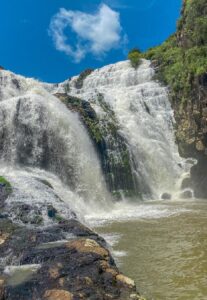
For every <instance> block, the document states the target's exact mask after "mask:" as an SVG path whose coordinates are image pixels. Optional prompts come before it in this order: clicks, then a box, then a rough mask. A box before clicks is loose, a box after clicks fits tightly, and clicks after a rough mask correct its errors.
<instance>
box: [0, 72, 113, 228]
mask: <svg viewBox="0 0 207 300" xmlns="http://www.w3.org/2000/svg"><path fill="white" fill-rule="evenodd" d="M0 82H1V84H0V95H1V101H0V169H1V175H4V176H5V177H6V178H8V179H9V181H10V182H11V184H12V186H13V189H14V193H12V195H11V196H10V197H9V199H8V200H7V205H8V211H9V212H10V214H11V216H12V218H16V219H17V215H18V213H17V210H18V205H20V204H21V203H25V202H26V203H27V204H29V203H30V204H31V205H32V206H33V209H32V210H31V215H32V214H34V212H35V210H38V209H39V210H41V213H42V215H43V217H44V220H45V222H46V223H47V221H48V220H49V219H48V218H47V213H46V211H47V206H48V205H49V204H52V205H53V207H55V208H57V209H58V211H60V212H61V213H62V215H63V216H65V217H69V216H70V215H71V210H74V211H77V212H80V213H81V212H83V211H84V213H87V209H89V207H90V209H92V207H93V206H94V205H95V206H96V209H98V207H104V205H107V199H108V200H109V198H110V197H109V195H108V192H107V189H106V187H105V183H104V179H103V176H102V172H101V168H100V164H99V161H98V157H97V155H96V152H95V150H94V148H93V145H92V143H91V141H90V138H89V136H88V134H87V132H86V130H85V128H84V127H83V125H82V124H81V122H80V120H79V118H78V116H77V114H76V113H72V112H70V111H69V110H68V109H67V108H66V107H65V106H64V104H62V103H61V102H60V101H59V100H58V99H57V98H55V97H54V96H52V95H51V94H49V93H48V92H47V91H46V90H45V89H44V88H43V87H42V85H41V84H40V83H38V82H36V81H35V80H32V79H25V78H23V77H21V76H16V75H14V74H12V73H10V72H7V71H1V80H0ZM16 95H17V96H16ZM43 170H45V171H43ZM60 180H61V181H60ZM44 181H46V182H49V184H51V185H52V187H53V189H54V191H53V190H52V189H51V188H49V187H48V185H47V184H46V185H45V184H43V182H44ZM100 195H101V196H100ZM60 198H61V199H62V200H65V202H66V205H65V206H64V205H63V203H62V202H61V200H60ZM67 204H68V205H67ZM64 207H65V209H64Z"/></svg>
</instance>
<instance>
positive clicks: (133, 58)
mask: <svg viewBox="0 0 207 300" xmlns="http://www.w3.org/2000/svg"><path fill="white" fill-rule="evenodd" d="M140 58H141V51H140V50H139V49H138V48H134V49H132V50H131V51H129V53H128V59H129V60H130V62H131V65H132V67H134V68H135V69H136V68H137V67H138V66H139V64H140Z"/></svg>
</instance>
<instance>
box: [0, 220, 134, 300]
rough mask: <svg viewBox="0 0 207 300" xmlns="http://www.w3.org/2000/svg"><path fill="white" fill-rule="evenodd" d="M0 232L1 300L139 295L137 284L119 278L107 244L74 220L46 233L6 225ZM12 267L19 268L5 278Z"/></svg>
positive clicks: (10, 224) (127, 297) (121, 277)
mask: <svg viewBox="0 0 207 300" xmlns="http://www.w3.org/2000/svg"><path fill="white" fill-rule="evenodd" d="M0 227H1V228H2V229H3V230H4V233H3V234H1V236H0V241H2V243H0V251H1V254H2V258H3V260H2V262H1V267H0V270H1V275H0V299H2V300H3V299H4V300H5V299H9V300H16V299H21V300H28V299H46V300H55V299H64V300H65V299H68V300H69V299H73V300H75V299H77V300H78V299H94V300H95V299H97V300H101V299H123V300H127V299H131V298H130V295H132V294H133V295H134V294H135V292H136V289H135V285H134V282H133V280H131V279H129V278H128V277H125V276H124V275H122V274H120V273H119V270H118V269H117V267H116V265H115V263H114V260H113V258H112V257H111V255H110V253H109V251H108V250H107V248H106V243H105V241H104V240H103V239H102V238H100V237H99V236H98V235H96V234H95V233H93V232H92V231H91V230H90V229H88V228H86V227H85V226H83V225H81V224H80V223H79V222H78V221H76V220H70V221H64V222H60V223H59V224H57V225H56V226H53V227H50V228H46V229H44V231H43V230H41V229H39V230H38V229H32V230H31V229H28V228H26V227H20V226H17V225H15V224H12V222H11V221H9V220H5V219H4V220H0ZM69 234H70V238H67V240H66V236H68V235H69ZM9 265H13V266H18V267H17V268H16V269H15V271H14V269H12V267H11V270H10V272H5V269H6V266H7V268H8V266H9ZM26 268H27V269H28V270H30V269H31V274H29V273H28V276H27V277H25V276H23V275H22V272H23V271H24V270H25V269H26ZM32 268H33V271H32ZM12 270H13V271H12ZM28 270H27V271H28ZM137 297H138V295H137ZM137 299H139V298H137Z"/></svg>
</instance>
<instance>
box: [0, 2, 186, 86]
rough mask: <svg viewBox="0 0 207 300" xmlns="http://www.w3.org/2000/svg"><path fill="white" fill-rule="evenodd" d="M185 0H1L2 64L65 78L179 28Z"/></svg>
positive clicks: (18, 70)
mask: <svg viewBox="0 0 207 300" xmlns="http://www.w3.org/2000/svg"><path fill="white" fill-rule="evenodd" d="M181 3H182V0H167V1H166V0H105V1H104V0H103V1H100V0H21V1H17V0H0V41H1V47H0V65H2V66H4V67H5V68H6V69H9V70H11V71H13V72H16V73H18V74H22V75H25V76H30V77H35V78H37V79H40V80H42V81H47V82H60V81H63V80H65V79H66V78H69V77H71V76H73V75H75V74H78V73H80V72H81V71H83V70H84V69H86V68H97V67H101V66H103V65H106V64H109V63H114V62H116V61H119V60H123V59H125V58H126V55H127V51H128V50H129V49H131V48H133V47H139V48H140V49H141V50H146V49H147V48H149V47H153V46H155V45H158V44H160V43H162V42H163V41H164V40H165V39H166V38H167V37H168V36H169V35H170V34H171V33H173V32H174V31H175V28H176V20H177V18H178V17H179V14H180V9H181Z"/></svg>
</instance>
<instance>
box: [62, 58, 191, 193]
mask: <svg viewBox="0 0 207 300" xmlns="http://www.w3.org/2000/svg"><path fill="white" fill-rule="evenodd" d="M153 76H154V70H153V69H152V68H151V67H150V62H149V61H146V60H143V62H142V64H141V66H140V67H139V68H138V69H137V70H135V69H134V68H132V67H131V65H130V62H129V61H124V62H119V63H117V64H114V65H109V66H106V67H104V68H102V69H98V70H95V71H94V72H93V73H92V74H91V75H90V76H88V77H87V78H86V79H85V80H84V84H83V88H82V89H76V88H75V82H76V80H77V77H74V78H73V79H72V80H71V81H70V82H69V84H70V93H71V94H73V95H76V96H79V97H80V98H83V99H86V100H88V101H90V103H91V105H92V106H93V108H94V109H95V110H96V112H97V113H98V114H99V115H101V114H102V113H103V111H102V109H101V107H100V105H99V103H98V101H97V98H98V97H97V95H98V94H102V95H103V96H104V100H105V101H106V103H108V104H109V105H110V107H111V108H112V109H113V111H114V112H115V115H116V118H117V119H118V122H119V124H120V129H121V133H122V135H123V136H124V137H125V138H126V139H127V141H128V144H129V145H130V148H131V151H132V153H133V154H134V157H135V163H136V168H135V169H134V172H136V175H137V178H138V182H139V183H141V185H144V184H145V183H146V182H147V183H148V185H149V186H150V189H151V193H150V195H149V194H147V195H145V196H146V198H149V197H150V198H154V199H158V198H160V196H161V194H162V193H164V192H168V193H170V194H172V195H173V197H174V198H177V197H178V195H177V194H179V191H180V190H179V189H180V184H181V181H182V178H183V176H186V175H187V174H188V172H189V165H187V164H186V163H185V160H183V159H182V158H181V157H180V156H179V153H178V149H177V146H176V144H175V137H174V129H173V126H174V117H173V111H172V108H171V106H170V102H169V99H168V91H167V89H166V88H165V87H162V86H161V85H160V84H159V83H158V82H156V81H155V80H154V79H153ZM64 84H67V82H66V83H63V84H62V85H60V87H59V89H60V90H61V89H63V87H64Z"/></svg>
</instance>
